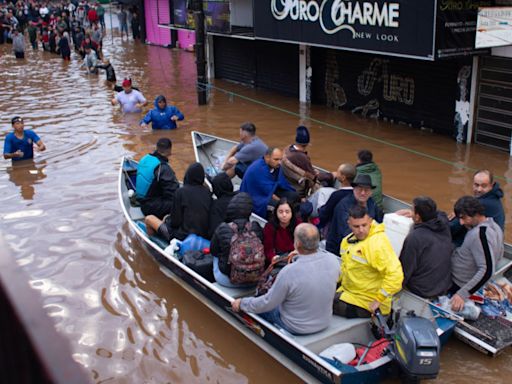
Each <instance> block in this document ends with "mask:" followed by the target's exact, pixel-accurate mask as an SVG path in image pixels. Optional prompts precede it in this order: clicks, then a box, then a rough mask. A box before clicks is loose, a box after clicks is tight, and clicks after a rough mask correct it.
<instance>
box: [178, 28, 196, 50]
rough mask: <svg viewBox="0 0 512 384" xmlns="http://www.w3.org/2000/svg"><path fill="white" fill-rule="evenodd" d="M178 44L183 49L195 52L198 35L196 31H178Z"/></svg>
mask: <svg viewBox="0 0 512 384" xmlns="http://www.w3.org/2000/svg"><path fill="white" fill-rule="evenodd" d="M178 43H179V47H180V48H181V49H186V50H188V51H193V50H194V44H195V43H196V33H195V32H194V31H186V30H183V29H180V30H178Z"/></svg>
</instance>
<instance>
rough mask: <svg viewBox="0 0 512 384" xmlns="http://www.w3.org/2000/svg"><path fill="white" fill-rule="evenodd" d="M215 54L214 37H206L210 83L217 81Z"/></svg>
mask: <svg viewBox="0 0 512 384" xmlns="http://www.w3.org/2000/svg"><path fill="white" fill-rule="evenodd" d="M214 54H215V52H214V51H213V36H212V35H206V76H207V78H208V82H211V81H212V80H213V79H215V56H214Z"/></svg>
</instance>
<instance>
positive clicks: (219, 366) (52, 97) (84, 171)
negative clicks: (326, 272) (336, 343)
mask: <svg viewBox="0 0 512 384" xmlns="http://www.w3.org/2000/svg"><path fill="white" fill-rule="evenodd" d="M9 49H10V46H9V45H2V46H0V84H2V92H0V108H1V111H2V114H1V117H0V126H1V135H0V136H1V139H0V141H1V142H2V145H3V142H4V138H5V135H6V134H7V133H8V132H10V130H11V124H10V119H11V118H12V117H13V116H15V115H21V116H22V117H24V119H25V126H26V128H28V129H34V130H35V131H36V132H37V134H38V135H39V136H40V137H41V139H42V140H43V141H44V143H45V144H46V147H47V150H46V151H45V152H42V153H36V155H35V158H34V161H33V162H29V163H24V164H21V165H19V166H15V167H13V166H11V164H10V161H2V162H1V163H0V179H1V181H0V206H1V210H0V217H1V224H0V229H1V232H2V234H3V235H4V236H5V238H6V241H7V242H8V244H9V245H10V246H11V248H12V251H13V255H14V257H15V258H16V259H17V261H18V263H19V265H20V266H22V267H23V269H24V270H25V271H26V273H27V274H28V275H29V276H30V278H31V285H32V287H33V288H35V289H37V290H38V291H40V292H41V294H42V296H43V301H44V306H45V309H46V311H47V312H48V313H49V314H50V316H51V317H52V318H53V320H54V321H55V323H56V324H57V329H58V331H59V332H60V333H62V334H63V335H65V336H66V338H68V339H69V340H70V343H71V347H72V349H73V351H74V359H75V360H77V361H78V362H79V363H80V364H82V365H83V366H84V367H85V368H86V370H87V371H88V372H90V374H91V376H92V377H93V379H94V381H95V382H96V383H130V384H132V383H133V384H135V383H193V382H219V383H246V382H251V383H264V382H286V383H293V382H297V379H296V378H295V376H293V375H292V374H291V373H290V372H288V370H286V369H285V368H283V367H281V366H280V365H279V364H278V363H276V362H275V361H274V360H273V359H271V358H269V357H268V356H267V355H266V354H265V353H263V352H261V350H259V349H258V348H257V347H255V346H254V345H253V344H252V343H250V342H248V341H247V340H246V339H245V338H244V337H243V336H241V335H239V334H238V333H237V332H236V331H234V330H233V329H232V328H231V327H230V326H229V325H227V324H226V323H224V321H223V320H221V319H220V318H219V317H218V316H216V315H215V314H214V313H212V312H211V311H209V310H208V309H207V308H206V307H205V306H204V305H203V304H202V303H200V302H198V301H197V300H196V299H195V298H194V297H192V296H191V295H189V294H188V293H187V292H186V291H184V290H183V288H181V287H180V286H179V285H178V284H176V283H175V282H174V281H173V280H171V279H169V278H168V277H166V276H165V275H164V274H163V273H162V272H161V271H160V270H159V268H158V265H157V264H156V263H155V262H154V261H153V259H152V257H151V256H150V255H149V254H148V253H147V252H145V251H144V249H143V248H142V247H141V244H140V243H139V242H138V241H137V240H136V237H135V236H134V235H133V233H132V232H131V231H130V230H129V228H128V225H127V224H126V222H125V220H124V218H123V215H122V212H121V208H120V205H119V201H118V196H117V177H118V168H119V165H120V161H121V157H122V156H123V155H131V156H133V157H134V158H136V159H139V158H140V157H142V156H143V155H144V154H146V153H147V152H150V151H152V150H153V148H154V145H155V143H156V141H157V140H158V138H160V137H164V136H165V137H169V138H171V139H172V141H173V144H174V145H173V157H172V160H171V164H172V167H173V168H174V170H175V171H176V173H177V175H178V178H182V177H183V174H184V170H185V169H186V167H187V166H188V164H189V163H190V162H192V161H194V154H193V149H192V146H191V137H190V131H191V130H199V131H205V132H208V133H212V134H215V135H218V136H225V137H228V138H231V139H235V140H236V139H237V137H238V127H239V126H240V124H241V123H242V122H244V121H252V122H254V123H255V124H256V126H257V129H258V135H259V136H260V137H262V138H263V139H264V140H265V141H266V142H267V143H270V144H272V145H275V146H284V145H286V144H289V143H290V142H291V141H292V140H293V138H294V135H295V127H296V126H297V125H299V124H305V125H307V126H309V127H311V129H310V132H311V136H312V143H313V144H312V146H311V148H310V154H311V157H312V159H313V161H314V162H315V163H316V164H317V165H319V166H322V167H324V168H328V169H330V170H334V169H335V168H336V167H337V166H338V165H339V164H340V163H342V162H355V159H356V151H357V150H358V149H360V148H363V147H366V148H368V149H371V150H372V151H373V152H374V158H375V160H376V162H377V163H378V164H379V166H380V167H381V169H382V172H383V177H384V185H383V189H384V192H385V193H386V194H389V195H392V196H395V197H397V198H400V199H403V200H405V201H411V199H412V198H413V197H414V196H417V195H420V194H426V195H430V196H431V197H433V198H434V199H435V200H436V201H437V202H438V205H439V206H440V208H442V209H444V210H448V211H450V210H451V208H452V206H453V203H454V202H455V200H456V199H457V198H458V197H460V196H461V195H463V194H468V193H471V181H472V175H473V173H474V171H475V170H476V169H479V168H490V169H492V170H493V171H494V172H495V175H496V179H497V181H498V182H499V183H500V184H501V185H502V187H503V190H504V192H505V198H504V204H505V207H506V220H507V222H510V221H511V219H512V202H511V196H512V183H508V182H507V180H509V179H512V163H511V161H510V159H509V156H508V154H506V153H502V152H498V151H496V150H491V149H488V148H485V147H481V146H464V145H457V144H455V143H454V141H453V140H451V139H450V138H448V137H444V136H438V135H434V134H431V133H427V132H421V131H417V130H412V129H410V128H408V127H405V126H398V125H390V124H387V123H385V122H376V121H373V120H363V119H361V118H360V117H358V116H354V115H351V114H347V113H343V112H339V111H335V110H332V109H327V108H326V107H320V106H313V108H312V109H311V110H306V109H305V108H304V107H303V106H301V105H300V104H299V103H298V102H297V101H296V100H294V99H292V98H285V97H282V96H278V95H276V94H273V93H270V92H265V91H261V90H253V89H248V88H246V87H242V86H238V85H234V84H231V83H227V82H221V81H217V82H216V83H215V88H214V89H212V90H211V98H210V102H209V104H208V105H207V106H204V107H198V106H197V101H196V99H197V96H196V93H195V81H196V78H195V76H196V75H195V74H196V70H195V57H194V55H193V54H192V53H189V52H185V51H180V50H169V49H164V48H159V47H152V46H146V45H142V44H140V43H137V44H134V43H133V41H132V40H130V41H126V39H125V40H124V41H122V40H121V39H120V38H119V37H116V38H115V39H114V41H113V42H112V40H111V37H110V35H109V36H107V37H106V38H105V48H104V53H105V56H106V57H108V58H109V59H110V61H111V62H112V64H113V66H114V68H115V70H116V74H117V78H118V82H119V81H120V80H121V79H122V78H123V77H126V76H130V77H132V79H133V82H134V85H135V86H137V87H139V88H140V89H141V91H142V92H143V93H144V95H145V96H146V98H147V99H148V102H149V105H150V106H151V107H152V103H153V100H154V99H155V97H156V96H157V95H159V94H163V95H165V96H166V97H167V99H168V101H169V103H170V104H171V103H175V104H176V105H177V106H178V107H179V109H180V110H181V111H182V112H183V113H184V115H185V120H184V121H183V122H181V123H180V124H179V129H177V130H175V131H172V132H169V131H163V132H152V131H151V129H149V128H145V129H143V128H141V127H140V126H139V124H138V122H139V120H140V118H141V116H140V115H132V116H123V115H122V114H121V113H120V111H119V110H118V108H117V107H112V106H111V104H110V99H111V98H112V96H113V92H112V90H110V89H109V88H108V87H107V85H106V83H105V74H104V73H100V75H99V76H95V75H87V73H86V71H85V70H84V69H80V68H79V66H80V62H79V61H78V60H77V57H76V55H75V54H72V59H71V62H70V63H65V62H63V61H62V59H61V58H60V56H57V55H52V54H50V53H46V52H44V53H43V52H42V51H41V50H39V51H36V52H34V51H32V50H29V49H27V54H26V59H25V60H21V61H20V60H18V61H17V60H15V58H14V55H12V53H11V52H10V50H9ZM147 108H148V107H147ZM146 110H147V109H146ZM300 116H302V118H301V117H300ZM348 131H354V132H356V133H357V134H353V133H351V132H348ZM506 239H507V241H508V242H511V241H512V226H511V225H508V228H507V231H506ZM511 375H512V351H510V350H509V351H508V352H506V353H505V354H503V355H501V356H499V357H497V358H495V359H491V358H487V357H485V356H483V355H481V354H479V353H478V352H476V351H473V350H471V349H470V348H469V347H466V346H465V345H463V344H461V343H460V342H458V341H456V340H453V341H451V342H450V343H449V344H448V346H447V348H445V349H444V350H443V353H442V370H441V374H440V377H439V379H438V380H437V382H439V383H457V384H458V383H470V382H474V380H475V377H478V378H479V379H480V380H481V381H482V382H491V381H492V382H501V383H504V382H509V379H506V378H507V377H510V376H511Z"/></svg>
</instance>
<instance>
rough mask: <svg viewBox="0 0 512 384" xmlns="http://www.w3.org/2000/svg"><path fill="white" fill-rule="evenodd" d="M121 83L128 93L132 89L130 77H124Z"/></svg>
mask: <svg viewBox="0 0 512 384" xmlns="http://www.w3.org/2000/svg"><path fill="white" fill-rule="evenodd" d="M121 85H122V87H123V90H124V91H125V93H130V92H131V91H132V80H131V79H124V80H123V82H122V84H121Z"/></svg>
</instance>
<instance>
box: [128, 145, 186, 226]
mask: <svg viewBox="0 0 512 384" xmlns="http://www.w3.org/2000/svg"><path fill="white" fill-rule="evenodd" d="M171 152H172V142H171V140H169V139H168V138H165V137H162V138H161V139H159V140H158V142H157V144H156V151H154V152H153V153H151V154H147V155H145V156H144V157H143V158H142V159H141V160H140V162H139V166H138V168H137V181H136V190H137V201H139V203H140V207H141V210H142V213H144V215H146V216H147V215H154V216H156V217H158V218H159V219H160V220H161V219H163V217H164V216H165V215H168V214H169V213H171V208H172V206H173V201H174V196H175V194H176V191H177V190H178V189H179V187H180V183H179V182H178V179H177V178H176V175H175V174H174V171H173V169H172V168H171V166H170V165H169V159H170V157H171Z"/></svg>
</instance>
